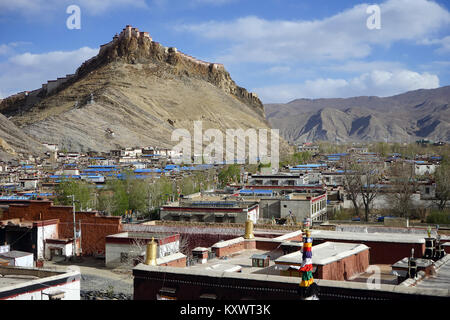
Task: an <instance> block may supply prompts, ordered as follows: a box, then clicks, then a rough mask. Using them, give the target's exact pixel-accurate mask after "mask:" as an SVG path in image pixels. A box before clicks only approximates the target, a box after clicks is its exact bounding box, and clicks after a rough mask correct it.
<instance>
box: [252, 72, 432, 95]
mask: <svg viewBox="0 0 450 320" xmlns="http://www.w3.org/2000/svg"><path fill="white" fill-rule="evenodd" d="M437 87H439V78H438V77H437V76H436V75H434V74H429V73H426V72H424V73H418V72H414V71H410V70H397V71H394V72H391V71H385V70H373V71H371V72H368V73H363V74H361V75H360V76H358V77H354V78H351V79H329V78H328V79H323V78H319V79H314V80H307V81H305V82H303V83H300V84H286V85H274V86H266V87H261V88H255V89H253V90H252V91H253V92H256V93H257V94H258V96H259V97H260V98H261V99H262V101H263V102H264V103H274V102H288V101H291V100H294V99H298V98H311V99H314V98H347V97H354V96H380V97H386V96H391V95H395V94H399V93H403V92H406V91H411V90H417V89H432V88H437Z"/></svg>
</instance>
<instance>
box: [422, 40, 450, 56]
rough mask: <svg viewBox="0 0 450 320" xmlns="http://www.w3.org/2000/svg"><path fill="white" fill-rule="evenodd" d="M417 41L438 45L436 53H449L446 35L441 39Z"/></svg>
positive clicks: (449, 41)
mask: <svg viewBox="0 0 450 320" xmlns="http://www.w3.org/2000/svg"><path fill="white" fill-rule="evenodd" d="M419 43H420V44H423V45H438V46H439V48H437V49H436V53H438V54H447V53H450V36H446V37H444V38H442V39H432V40H430V39H424V40H422V41H419Z"/></svg>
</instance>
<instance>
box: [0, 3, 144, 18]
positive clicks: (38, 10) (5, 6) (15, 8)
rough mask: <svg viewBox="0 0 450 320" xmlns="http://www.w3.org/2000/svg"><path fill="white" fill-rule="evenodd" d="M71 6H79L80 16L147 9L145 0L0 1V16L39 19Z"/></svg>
mask: <svg viewBox="0 0 450 320" xmlns="http://www.w3.org/2000/svg"><path fill="white" fill-rule="evenodd" d="M72 4H76V5H78V6H80V8H81V13H82V14H84V13H87V14H90V15H97V14H103V13H105V12H106V11H107V10H110V9H116V8H124V7H133V8H144V7H147V5H146V2H145V0H77V1H74V0H14V1H11V0H0V15H1V13H6V14H8V13H9V12H18V13H21V14H22V15H24V16H27V17H33V18H36V19H39V18H42V15H43V14H45V15H48V12H49V11H54V10H60V9H61V8H64V9H65V8H66V7H67V6H69V5H72Z"/></svg>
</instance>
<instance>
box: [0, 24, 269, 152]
mask: <svg viewBox="0 0 450 320" xmlns="http://www.w3.org/2000/svg"><path fill="white" fill-rule="evenodd" d="M0 112H2V113H3V114H4V115H7V116H10V117H12V118H11V121H12V122H14V123H15V124H16V125H17V126H18V127H20V128H21V129H22V130H23V132H24V133H26V134H27V135H29V136H31V137H32V138H34V139H36V140H39V141H40V142H42V143H54V144H58V145H59V146H60V148H66V149H68V150H71V151H89V150H96V151H109V150H111V149H115V148H119V147H129V146H148V145H153V146H160V147H170V146H173V145H175V144H176V143H178V142H172V141H171V134H172V132H173V130H174V129H176V128H185V129H188V130H189V131H191V132H192V129H193V121H194V120H202V121H203V130H206V129H208V128H217V129H220V130H225V129H238V128H242V129H244V130H245V129H247V128H255V129H257V128H269V124H268V122H267V121H266V119H265V114H264V108H263V105H262V103H261V101H260V100H259V99H258V97H257V96H256V95H255V94H253V93H249V92H247V90H246V89H244V88H241V87H239V86H237V85H236V84H235V82H234V81H233V80H232V79H231V76H230V74H229V73H228V72H227V71H226V70H225V68H224V67H223V65H221V64H216V63H208V62H204V61H200V60H197V59H195V58H192V57H190V56H188V55H186V54H184V53H182V52H180V51H178V50H177V49H176V48H168V47H164V46H163V45H161V44H159V43H158V42H155V41H153V40H152V38H151V37H150V36H149V34H148V33H146V32H139V31H138V30H137V29H136V28H132V27H131V26H127V27H126V28H124V29H123V30H122V32H121V33H120V34H118V35H116V36H114V38H113V40H112V41H111V42H109V43H107V44H105V45H102V46H101V47H100V50H99V53H98V55H97V56H95V57H93V58H91V59H89V60H88V61H86V62H84V63H83V64H82V65H81V66H80V67H79V68H78V69H77V71H76V73H75V74H73V75H68V76H66V77H64V78H58V79H57V80H55V81H49V82H48V83H47V84H44V85H43V86H42V88H40V89H38V90H34V91H31V92H23V93H20V94H16V95H14V96H11V97H8V98H5V99H4V100H3V101H1V102H0Z"/></svg>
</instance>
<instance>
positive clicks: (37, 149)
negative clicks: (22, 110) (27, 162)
mask: <svg viewBox="0 0 450 320" xmlns="http://www.w3.org/2000/svg"><path fill="white" fill-rule="evenodd" d="M45 151H46V150H45V148H44V147H43V146H42V144H41V143H39V142H38V141H36V140H35V139H33V138H31V137H29V136H27V135H26V134H25V133H23V132H22V130H20V129H19V128H18V127H17V126H16V125H15V124H14V123H12V122H11V121H10V120H8V118H6V117H5V116H4V115H2V114H0V160H10V159H13V158H17V157H19V156H20V155H21V154H23V155H24V154H33V155H39V154H42V153H44V152H45Z"/></svg>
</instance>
